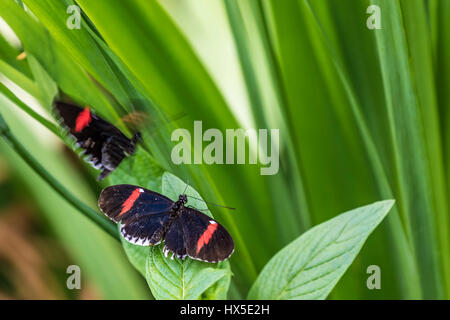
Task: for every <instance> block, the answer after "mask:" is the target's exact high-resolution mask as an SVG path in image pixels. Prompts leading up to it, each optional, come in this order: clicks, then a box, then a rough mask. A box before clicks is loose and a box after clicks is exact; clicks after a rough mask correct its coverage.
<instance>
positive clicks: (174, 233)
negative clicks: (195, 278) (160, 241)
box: [163, 218, 186, 259]
mask: <svg viewBox="0 0 450 320" xmlns="http://www.w3.org/2000/svg"><path fill="white" fill-rule="evenodd" d="M164 241H165V245H164V249H163V251H164V254H165V255H166V257H167V255H168V253H169V251H171V252H173V253H174V254H175V255H176V256H177V257H178V258H180V259H184V258H186V243H185V241H184V232H183V225H182V222H181V219H179V218H176V219H175V220H174V221H173V223H172V224H171V226H170V229H169V230H168V231H167V233H166V236H165V238H164Z"/></svg>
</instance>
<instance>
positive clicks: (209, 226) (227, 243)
mask: <svg viewBox="0 0 450 320" xmlns="http://www.w3.org/2000/svg"><path fill="white" fill-rule="evenodd" d="M181 210H182V212H181V214H180V216H179V219H180V223H181V225H182V228H183V233H184V241H185V245H186V253H187V255H188V256H189V257H190V258H192V259H196V260H201V261H206V262H219V261H223V260H226V259H227V258H228V257H229V256H230V255H231V254H232V253H233V251H234V242H233V239H232V238H231V236H230V234H229V233H228V231H227V230H226V229H225V228H224V227H223V226H222V225H221V224H220V223H218V222H217V221H216V220H214V219H212V218H210V217H208V216H207V215H206V214H203V213H201V212H199V211H197V210H195V209H192V208H189V207H183V208H182V209H181Z"/></svg>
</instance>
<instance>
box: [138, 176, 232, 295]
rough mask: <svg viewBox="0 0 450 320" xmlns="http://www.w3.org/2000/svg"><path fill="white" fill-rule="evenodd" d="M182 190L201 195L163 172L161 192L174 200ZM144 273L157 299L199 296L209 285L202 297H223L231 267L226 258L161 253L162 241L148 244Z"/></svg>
mask: <svg viewBox="0 0 450 320" xmlns="http://www.w3.org/2000/svg"><path fill="white" fill-rule="evenodd" d="M183 192H185V193H186V194H187V195H191V196H193V197H196V198H198V199H201V197H200V195H199V194H198V192H197V191H195V190H194V189H193V188H192V187H190V186H187V185H186V184H185V183H184V182H183V181H182V180H180V179H179V178H177V177H175V176H174V175H172V174H170V173H168V172H166V173H164V175H163V177H162V193H163V194H164V195H166V196H167V197H169V198H171V199H172V200H177V199H178V195H180V194H182V193H183ZM189 204H190V205H192V206H194V207H196V208H199V209H201V208H205V207H206V204H205V203H204V202H203V201H201V200H196V199H192V198H189ZM205 213H206V214H208V215H209V216H211V214H210V213H208V212H205ZM145 277H146V279H147V282H148V285H149V286H150V289H151V291H152V294H153V296H154V297H155V298H156V299H177V300H180V299H188V300H191V299H199V298H201V295H202V293H204V292H205V291H207V290H208V289H209V290H208V291H207V292H205V295H204V296H203V297H202V298H205V299H220V298H222V299H223V298H225V296H226V292H227V291H228V287H229V284H230V277H231V271H230V265H229V263H228V261H225V262H221V263H218V264H212V263H206V262H201V261H197V260H192V259H190V258H186V259H185V260H181V259H178V258H174V259H173V260H172V259H171V258H170V257H165V256H164V254H163V252H162V245H159V246H156V247H151V248H150V254H149V257H148V259H147V266H146V275H145ZM219 280H223V281H219Z"/></svg>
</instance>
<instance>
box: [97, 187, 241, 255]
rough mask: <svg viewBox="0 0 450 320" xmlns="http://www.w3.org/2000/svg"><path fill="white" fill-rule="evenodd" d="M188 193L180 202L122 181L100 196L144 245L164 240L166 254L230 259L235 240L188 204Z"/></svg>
mask: <svg viewBox="0 0 450 320" xmlns="http://www.w3.org/2000/svg"><path fill="white" fill-rule="evenodd" d="M186 204H187V195H186V194H181V195H180V196H179V197H178V200H177V201H172V200H171V199H169V198H167V197H166V196H164V195H162V194H159V193H157V192H153V191H150V190H147V189H144V188H141V187H138V186H134V185H129V184H121V185H114V186H110V187H107V188H105V189H103V191H102V192H101V194H100V197H99V199H98V205H99V208H100V210H101V211H102V212H103V213H104V214H106V215H107V216H108V217H109V218H110V219H111V220H113V221H114V222H116V223H120V232H121V234H122V236H123V237H124V239H125V240H127V241H128V242H130V243H133V244H136V245H140V246H154V245H158V244H160V243H161V241H162V240H164V242H165V244H164V248H163V252H164V254H165V256H166V257H167V255H168V254H169V253H170V252H171V253H172V259H173V257H174V255H176V256H177V257H178V258H180V259H185V258H186V256H188V257H190V258H192V259H195V260H200V261H205V262H210V263H215V262H220V261H223V260H226V259H228V258H229V257H230V256H231V254H232V253H233V251H234V242H233V239H232V238H231V236H230V234H229V233H228V231H227V230H226V229H225V228H224V227H223V226H222V225H221V224H219V223H218V222H217V221H216V220H214V219H212V218H210V217H209V216H207V215H206V214H204V213H201V212H200V211H198V210H196V209H194V208H192V207H189V206H186Z"/></svg>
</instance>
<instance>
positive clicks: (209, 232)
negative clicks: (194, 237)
mask: <svg viewBox="0 0 450 320" xmlns="http://www.w3.org/2000/svg"><path fill="white" fill-rule="evenodd" d="M217 226H218V224H217V223H216V222H211V223H210V224H209V225H208V228H206V230H205V232H203V234H202V235H201V236H200V238H199V239H198V241H197V254H198V253H199V252H200V250H201V249H202V248H203V246H204V245H205V244H208V242H209V240H211V238H212V236H213V234H214V232H215V231H216V229H217Z"/></svg>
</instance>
